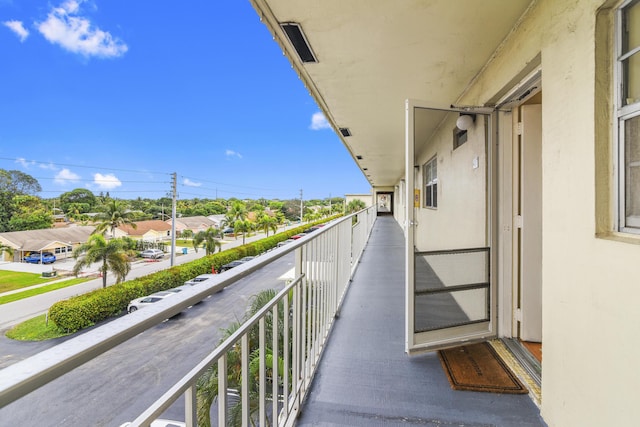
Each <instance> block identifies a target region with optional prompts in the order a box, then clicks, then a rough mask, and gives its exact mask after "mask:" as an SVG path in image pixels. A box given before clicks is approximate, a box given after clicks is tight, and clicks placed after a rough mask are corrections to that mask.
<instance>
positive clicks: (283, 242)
mask: <svg viewBox="0 0 640 427" xmlns="http://www.w3.org/2000/svg"><path fill="white" fill-rule="evenodd" d="M291 242H295V240H294V239H287V240H284V241H282V242H278V244H277V245H276V247H278V248H279V247H282V246H284V245H286V244H287V243H291Z"/></svg>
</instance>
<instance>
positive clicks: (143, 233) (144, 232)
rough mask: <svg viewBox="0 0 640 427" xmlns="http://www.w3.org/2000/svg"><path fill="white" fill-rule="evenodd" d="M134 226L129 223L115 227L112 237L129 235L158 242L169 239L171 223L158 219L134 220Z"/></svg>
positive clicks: (137, 238)
mask: <svg viewBox="0 0 640 427" xmlns="http://www.w3.org/2000/svg"><path fill="white" fill-rule="evenodd" d="M135 225H136V228H133V227H132V226H130V225H121V226H120V227H118V228H116V230H115V233H114V237H116V238H117V237H124V236H126V237H130V238H132V239H135V240H144V241H146V242H158V241H163V240H167V239H171V224H167V223H166V222H164V221H162V220H159V219H152V220H148V221H136V222H135Z"/></svg>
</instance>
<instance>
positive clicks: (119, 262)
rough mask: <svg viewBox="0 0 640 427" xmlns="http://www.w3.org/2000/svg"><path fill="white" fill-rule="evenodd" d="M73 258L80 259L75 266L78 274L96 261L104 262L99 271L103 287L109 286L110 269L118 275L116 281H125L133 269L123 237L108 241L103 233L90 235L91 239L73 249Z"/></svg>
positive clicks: (75, 271) (75, 273)
mask: <svg viewBox="0 0 640 427" xmlns="http://www.w3.org/2000/svg"><path fill="white" fill-rule="evenodd" d="M83 255H84V256H83ZM73 258H74V259H77V260H78V261H77V262H76V264H75V265H74V266H73V274H74V275H76V276H78V274H80V271H81V270H82V269H83V268H85V267H89V266H90V265H91V264H93V263H96V262H100V263H102V265H101V266H100V268H99V271H100V273H101V274H102V287H103V288H106V287H107V272H108V271H111V272H112V273H113V274H114V275H115V276H116V283H120V282H123V281H124V279H125V277H127V274H129V272H130V271H131V263H130V262H129V258H128V257H127V253H126V249H125V244H124V242H123V241H122V240H121V239H111V240H109V241H107V240H106V239H105V238H104V236H103V235H102V234H92V235H91V236H89V240H87V241H86V242H85V243H83V244H82V245H80V246H78V247H77V248H76V249H75V250H74V251H73Z"/></svg>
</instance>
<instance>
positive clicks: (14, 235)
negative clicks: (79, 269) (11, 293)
mask: <svg viewBox="0 0 640 427" xmlns="http://www.w3.org/2000/svg"><path fill="white" fill-rule="evenodd" d="M94 230H95V227H93V226H89V225H84V226H71V227H65V228H45V229H42V230H25V231H9V232H6V233H0V244H2V245H4V246H8V247H10V248H11V249H13V257H12V256H10V255H9V253H8V252H3V254H2V255H1V256H0V258H1V260H3V261H16V262H20V261H21V260H22V259H23V258H24V257H25V256H27V255H29V253H31V252H45V251H46V252H52V253H53V254H55V255H56V257H57V258H66V257H71V256H72V252H73V249H74V248H76V247H77V246H80V245H81V244H83V243H85V242H86V241H87V239H88V238H89V236H90V235H91V233H93V231H94Z"/></svg>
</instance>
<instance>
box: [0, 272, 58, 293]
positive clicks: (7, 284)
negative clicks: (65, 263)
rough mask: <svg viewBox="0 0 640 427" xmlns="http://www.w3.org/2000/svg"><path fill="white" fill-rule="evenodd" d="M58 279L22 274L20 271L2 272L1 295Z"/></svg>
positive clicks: (0, 273)
mask: <svg viewBox="0 0 640 427" xmlns="http://www.w3.org/2000/svg"><path fill="white" fill-rule="evenodd" d="M57 279H58V278H57V277H42V275H41V274H38V273H20V272H18V271H6V270H0V293H2V292H7V291H13V290H16V289H21V288H27V287H29V286H33V285H39V284H40V283H46V282H51V281H52V280H57Z"/></svg>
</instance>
